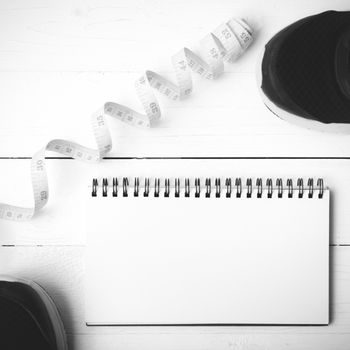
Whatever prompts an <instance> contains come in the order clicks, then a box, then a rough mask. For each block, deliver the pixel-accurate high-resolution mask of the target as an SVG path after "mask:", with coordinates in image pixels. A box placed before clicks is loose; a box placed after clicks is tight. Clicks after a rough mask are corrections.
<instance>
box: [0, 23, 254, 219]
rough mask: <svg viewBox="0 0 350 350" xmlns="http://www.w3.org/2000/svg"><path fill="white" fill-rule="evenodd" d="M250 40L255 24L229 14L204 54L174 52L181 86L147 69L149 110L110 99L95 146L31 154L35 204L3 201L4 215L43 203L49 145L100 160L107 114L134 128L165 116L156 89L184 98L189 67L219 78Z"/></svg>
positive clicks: (106, 141) (70, 145)
mask: <svg viewBox="0 0 350 350" xmlns="http://www.w3.org/2000/svg"><path fill="white" fill-rule="evenodd" d="M252 41H253V36H252V29H251V28H250V27H249V25H248V24H247V23H246V22H245V21H244V20H242V19H231V20H229V21H228V22H225V23H223V24H221V25H220V26H219V27H218V28H216V29H215V30H214V31H213V32H212V33H210V34H208V35H207V36H206V37H205V38H204V39H202V40H201V41H200V46H201V51H202V54H203V58H204V59H202V58H201V57H199V56H198V55H196V54H194V53H193V52H192V51H191V50H189V49H187V48H183V49H182V50H180V51H179V52H178V53H177V54H175V55H174V56H173V57H172V64H173V66H174V70H175V73H176V80H177V85H175V84H173V83H172V82H170V81H169V80H167V79H165V78H163V77H162V76H160V75H159V74H157V73H155V72H152V71H146V72H145V74H144V75H143V76H142V77H141V78H139V79H138V80H137V81H136V84H135V87H136V92H137V95H138V97H139V99H140V101H141V103H142V106H143V108H144V111H145V114H141V113H138V112H136V111H134V110H132V109H130V108H128V107H126V106H123V105H120V104H118V103H114V102H107V103H105V104H104V106H103V107H102V108H100V109H99V110H97V111H96V112H95V113H93V115H92V117H91V121H92V129H93V132H94V135H95V140H96V144H97V149H91V148H87V147H84V146H82V145H79V144H77V143H75V142H70V141H66V140H60V139H56V140H51V141H50V142H49V143H48V144H47V145H46V146H45V147H43V148H42V149H40V150H39V151H38V152H36V153H35V154H34V156H33V157H32V161H31V179H32V186H33V193H34V207H32V208H26V207H18V206H13V205H9V204H4V203H0V218H3V219H8V220H14V221H26V220H30V219H31V218H32V217H33V215H35V213H36V212H38V211H39V210H40V209H41V208H43V207H44V206H45V204H46V203H47V201H48V198H49V186H48V180H47V172H46V166H45V152H46V150H49V151H54V152H58V153H60V154H62V155H64V156H69V157H73V158H75V159H79V160H82V161H85V162H93V163H96V162H99V161H100V160H102V158H103V157H104V156H105V155H106V154H107V153H108V152H109V151H110V150H111V149H112V139H111V135H110V132H109V130H108V128H107V125H106V121H105V118H106V116H111V117H114V118H116V119H119V120H120V121H122V122H124V123H127V124H130V125H133V126H136V127H142V128H149V127H151V126H152V124H154V122H155V121H157V120H159V119H160V117H161V111H160V107H159V103H158V101H157V99H156V96H155V94H154V90H157V91H158V92H160V93H162V94H164V95H165V96H167V97H168V98H170V99H172V100H181V99H182V98H184V97H185V96H187V95H189V94H190V93H191V92H192V79H191V70H192V71H194V72H196V73H198V74H199V75H201V76H202V77H204V78H206V79H210V80H212V79H215V78H217V77H218V76H219V75H220V74H221V73H223V71H224V62H234V61H235V60H236V59H237V58H238V57H239V56H240V55H241V54H242V53H243V52H244V51H245V50H246V49H247V47H248V46H249V45H250V44H251V42H252Z"/></svg>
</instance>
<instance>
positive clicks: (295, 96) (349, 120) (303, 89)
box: [258, 11, 350, 133]
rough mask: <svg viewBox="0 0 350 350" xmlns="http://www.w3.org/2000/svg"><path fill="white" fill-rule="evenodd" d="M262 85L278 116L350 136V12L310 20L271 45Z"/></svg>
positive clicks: (277, 37) (261, 72) (264, 60)
mask: <svg viewBox="0 0 350 350" xmlns="http://www.w3.org/2000/svg"><path fill="white" fill-rule="evenodd" d="M258 83H259V87H260V90H261V92H262V97H263V101H264V103H265V104H266V106H267V107H268V108H269V109H270V110H271V111H272V112H273V113H274V114H276V115H277V116H278V117H280V118H282V119H284V120H287V121H290V122H292V123H295V124H299V125H301V126H304V127H307V128H310V129H319V130H324V131H334V132H346V133H349V132H350V11H347V12H336V11H327V12H323V13H320V14H318V15H315V16H310V17H306V18H304V19H301V20H299V21H298V22H295V23H293V24H291V25H289V26H288V27H286V28H284V29H283V30H281V31H280V32H279V33H277V34H276V35H275V36H274V37H273V38H272V39H271V40H270V41H269V42H268V43H267V44H266V46H265V51H264V55H263V57H262V60H261V62H260V64H259V66H258Z"/></svg>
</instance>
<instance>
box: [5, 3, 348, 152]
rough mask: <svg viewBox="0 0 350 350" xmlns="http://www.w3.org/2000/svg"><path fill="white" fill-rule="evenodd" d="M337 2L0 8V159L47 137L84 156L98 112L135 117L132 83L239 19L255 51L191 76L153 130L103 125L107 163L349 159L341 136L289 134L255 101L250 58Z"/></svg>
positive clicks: (164, 104)
mask: <svg viewBox="0 0 350 350" xmlns="http://www.w3.org/2000/svg"><path fill="white" fill-rule="evenodd" d="M329 8H333V9H338V10H344V9H348V3H347V1H345V0H337V1H330V0H328V1H326V0H323V1H319V0H309V1H302V0H298V1H292V0H285V1H283V2H281V1H276V0H268V1H263V2H262V1H258V0H250V1H231V0H221V1H220V2H216V1H212V0H205V1H200V2H198V1H197V0H186V1H172V0H167V1H157V0H149V1H140V0H114V1H112V0H109V1H108V0H107V1H103V2H100V1H83V0H76V1H68V0H65V1H50V2H47V1H43V0H28V1H25V2H23V1H20V0H18V1H9V0H6V1H2V2H1V4H0V45H1V46H0V52H1V55H0V95H1V96H2V99H1V110H2V115H3V116H5V117H3V118H2V125H1V130H0V156H3V157H9V156H10V157H13V156H31V155H32V154H33V153H34V152H35V151H36V150H37V149H38V148H40V147H42V146H43V145H44V144H45V143H46V142H47V141H49V140H50V139H51V138H68V139H70V140H74V141H77V142H81V143H83V144H86V145H90V146H94V140H93V136H92V133H91V129H90V122H89V118H90V115H91V113H92V112H94V111H95V110H96V109H97V108H99V107H100V106H101V105H102V104H103V103H104V102H107V101H115V102H119V103H122V104H126V105H128V106H130V107H132V108H135V109H137V110H139V111H142V108H141V103H140V102H139V101H138V100H137V97H136V92H135V89H134V81H135V80H136V79H137V78H138V77H139V76H140V75H141V74H142V73H143V72H144V71H145V70H146V69H152V70H155V71H157V72H159V73H161V74H165V75H166V76H167V77H170V78H172V79H173V78H174V75H173V72H172V67H171V64H170V57H171V55H172V54H174V53H176V52H177V51H178V50H179V49H180V48H182V47H183V46H184V45H186V46H189V47H191V48H194V49H196V47H197V41H199V40H200V39H201V38H202V37H203V36H204V35H205V34H207V33H208V32H209V31H210V30H212V29H214V28H215V27H216V26H217V25H219V24H220V23H221V22H223V21H225V20H226V19H228V18H229V17H231V16H243V17H245V18H246V19H247V20H248V21H249V22H250V23H251V25H252V26H253V27H254V28H255V30H256V35H255V42H254V43H253V45H252V47H251V48H249V50H248V51H247V52H246V54H245V55H244V56H243V57H242V58H241V59H240V60H239V61H237V62H236V63H234V64H231V65H227V67H226V68H227V69H226V70H227V73H226V74H224V75H223V76H222V77H221V78H220V79H218V80H217V81H214V82H209V81H204V80H203V79H201V78H199V77H197V76H194V93H193V94H192V95H191V96H190V97H189V98H188V99H186V100H184V101H180V102H172V101H168V100H167V99H166V98H163V97H161V96H160V97H159V99H160V104H161V108H162V110H163V115H164V118H163V119H162V120H161V121H160V122H159V123H158V124H157V126H155V127H154V128H153V129H151V130H139V129H135V128H132V127H130V126H127V125H123V124H122V123H120V122H118V121H112V120H111V119H110V123H109V124H110V127H111V132H112V137H113V142H114V147H113V150H112V152H111V155H112V156H121V157H123V156H137V157H140V156H214V157H215V156H282V157H289V156H314V157H316V156H322V157H339V156H349V155H350V153H349V149H350V147H349V144H350V136H348V135H342V136H339V135H332V134H322V133H319V132H313V131H308V130H304V129H302V128H299V127H295V126H291V125H289V124H287V123H285V122H283V121H281V120H280V119H278V118H276V117H275V116H274V115H273V114H272V113H270V112H269V111H268V110H267V109H266V108H265V106H264V105H263V103H262V102H261V100H260V96H259V93H258V87H257V83H256V79H255V71H256V69H257V58H258V56H259V54H260V52H261V51H262V50H263V47H264V44H265V43H266V41H267V40H268V39H269V38H270V37H271V36H272V35H273V34H274V33H275V32H276V31H278V30H279V29H281V28H283V27H284V26H286V25H287V24H289V23H290V22H292V21H294V20H296V19H298V18H300V17H303V16H306V15H310V14H313V13H317V12H319V11H324V10H327V9H329Z"/></svg>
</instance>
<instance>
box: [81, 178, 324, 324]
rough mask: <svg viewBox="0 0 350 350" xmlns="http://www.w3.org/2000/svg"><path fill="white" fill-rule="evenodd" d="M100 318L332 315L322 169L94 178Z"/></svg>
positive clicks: (235, 319)
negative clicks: (302, 175)
mask: <svg viewBox="0 0 350 350" xmlns="http://www.w3.org/2000/svg"><path fill="white" fill-rule="evenodd" d="M87 234H88V241H87V242H88V243H87V244H88V247H87V255H86V322H87V324H88V325H201V324H206V325H220V324H226V325H231V324H232V325H234V324H270V325H277V324H284V325H286V324H290V325H316V324H317V325H320V324H322V325H325V324H328V321H329V316H328V309H329V300H328V299H329V296H328V290H329V276H328V275H329V273H328V271H329V266H328V264H329V258H328V250H329V189H328V188H326V187H325V186H324V185H323V181H322V180H321V179H318V180H317V181H314V180H313V179H308V180H303V179H287V180H285V181H284V180H282V179H276V180H272V179H266V181H265V180H264V181H263V180H262V179H256V180H254V181H253V180H252V179H244V180H243V179H240V178H238V179H233V178H226V179H223V178H216V179H214V178H210V179H209V178H207V179H205V178H195V179H194V178H184V179H158V178H152V179H148V178H146V179H144V178H132V179H131V178H108V179H107V178H105V179H94V180H93V183H92V188H90V190H89V198H88V200H87Z"/></svg>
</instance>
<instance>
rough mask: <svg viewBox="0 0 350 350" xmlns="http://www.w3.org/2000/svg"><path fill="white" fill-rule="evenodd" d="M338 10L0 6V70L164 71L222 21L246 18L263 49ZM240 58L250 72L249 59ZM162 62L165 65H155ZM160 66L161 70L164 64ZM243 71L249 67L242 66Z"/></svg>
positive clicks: (193, 4)
mask: <svg viewBox="0 0 350 350" xmlns="http://www.w3.org/2000/svg"><path fill="white" fill-rule="evenodd" d="M330 8H332V9H338V10H348V3H347V2H346V1H345V0H333V1H331V0H323V1H319V0H308V1H303V0H285V1H283V2H280V1H278V0H267V1H264V2H261V1H259V0H250V1H249V2H247V1H241V0H240V1H230V0H221V1H220V3H219V4H218V3H217V2H215V1H213V0H203V1H201V2H200V3H199V2H198V1H197V0H180V1H173V0H167V1H161V2H159V1H157V0H149V1H147V2H142V1H139V0H119V1H118V2H116V1H113V0H105V1H103V3H101V2H100V1H98V0H92V1H89V2H85V1H81V0H75V1H70V0H61V1H52V2H47V1H45V0H27V1H25V2H22V1H20V0H3V1H2V2H1V4H0V42H1V53H2V54H1V57H0V67H1V70H2V71H41V72H42V71H122V72H125V71H133V70H137V71H139V70H143V69H159V70H163V69H164V68H165V67H168V68H166V69H168V70H169V62H170V61H169V59H170V55H171V54H173V53H175V52H176V51H177V50H178V49H180V48H181V47H182V46H184V45H192V44H195V43H196V42H197V41H198V40H200V39H201V38H202V37H203V36H204V35H206V34H207V33H208V32H209V31H210V30H213V29H214V28H215V27H216V26H218V25H219V24H220V23H222V22H224V21H226V20H227V19H228V18H229V17H232V16H240V17H245V18H247V20H249V21H250V22H251V23H252V26H253V27H254V28H255V29H256V30H257V31H258V34H257V39H258V41H259V45H262V44H263V43H264V42H265V41H266V40H267V39H268V37H269V36H270V35H271V34H272V33H274V32H275V31H276V30H278V29H280V28H282V27H284V26H285V25H287V24H288V23H289V22H291V21H294V20H296V19H298V18H300V17H302V16H307V15H311V14H314V13H317V12H321V11H325V10H329V9H330ZM257 52H258V45H256V46H255V48H254V49H252V54H251V55H250V57H249V59H248V58H247V59H246V60H245V62H246V68H247V69H249V70H250V71H253V70H254V68H253V67H254V60H255V59H254V57H255V55H254V53H257ZM162 59H164V61H162ZM164 63H165V65H164V66H163V64H164ZM248 67H249V68H248Z"/></svg>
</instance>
